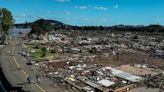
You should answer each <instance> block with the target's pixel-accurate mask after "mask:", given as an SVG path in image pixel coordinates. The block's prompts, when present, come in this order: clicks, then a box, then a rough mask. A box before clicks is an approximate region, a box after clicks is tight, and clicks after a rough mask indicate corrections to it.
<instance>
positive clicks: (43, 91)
mask: <svg viewBox="0 0 164 92" xmlns="http://www.w3.org/2000/svg"><path fill="white" fill-rule="evenodd" d="M14 50H15V47H13V49H12V57H13V60H14V62H15V64H16V65H17V67H18V68H21V66H20V65H19V64H18V62H17V60H16V59H15V56H14ZM21 72H22V73H23V74H24V75H25V76H26V77H28V74H27V73H26V72H25V71H24V70H23V69H21ZM32 83H33V84H35V86H37V87H38V88H39V89H40V90H41V91H42V92H46V91H45V90H44V89H43V88H42V87H41V86H39V85H38V84H37V83H36V82H35V81H34V80H32Z"/></svg>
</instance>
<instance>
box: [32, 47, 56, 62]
mask: <svg viewBox="0 0 164 92" xmlns="http://www.w3.org/2000/svg"><path fill="white" fill-rule="evenodd" d="M32 50H35V52H32V53H31V55H32V57H33V58H34V59H35V60H37V61H39V60H41V59H49V58H52V57H53V54H52V53H50V52H48V51H47V53H46V56H45V57H43V51H42V49H32Z"/></svg>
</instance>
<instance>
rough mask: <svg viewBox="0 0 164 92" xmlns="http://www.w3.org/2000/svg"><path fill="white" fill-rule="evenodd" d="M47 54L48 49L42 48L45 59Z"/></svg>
mask: <svg viewBox="0 0 164 92" xmlns="http://www.w3.org/2000/svg"><path fill="white" fill-rule="evenodd" d="M46 54H47V48H45V47H43V48H42V57H45V56H46Z"/></svg>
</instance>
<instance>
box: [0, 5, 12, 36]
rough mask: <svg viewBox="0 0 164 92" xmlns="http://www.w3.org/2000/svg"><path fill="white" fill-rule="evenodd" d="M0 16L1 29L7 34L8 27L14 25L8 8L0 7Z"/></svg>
mask: <svg viewBox="0 0 164 92" xmlns="http://www.w3.org/2000/svg"><path fill="white" fill-rule="evenodd" d="M0 13H1V14H0V17H1V20H0V22H1V26H2V31H3V32H4V33H5V34H8V32H9V29H11V28H12V27H13V25H14V19H13V17H12V14H11V12H10V11H9V10H7V9H6V8H0Z"/></svg>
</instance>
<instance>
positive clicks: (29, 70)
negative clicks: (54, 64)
mask: <svg viewBox="0 0 164 92" xmlns="http://www.w3.org/2000/svg"><path fill="white" fill-rule="evenodd" d="M17 42H18V40H17V41H16V40H12V41H11V42H10V44H9V45H8V46H6V48H5V49H3V50H2V54H1V60H2V62H1V66H2V69H3V72H4V74H5V76H6V78H7V79H8V80H9V82H10V83H11V85H13V86H16V87H19V86H22V87H23V89H24V90H27V91H30V92H66V91H65V90H64V89H61V88H58V87H56V86H55V85H54V83H53V82H52V81H51V80H50V79H48V78H41V83H40V84H37V83H36V82H35V80H36V79H35V76H36V75H41V74H40V72H39V71H38V69H36V67H34V66H28V65H27V64H26V63H27V60H26V59H25V58H24V57H23V56H21V55H19V54H18V52H19V51H21V45H16V43H17ZM28 75H30V76H32V79H33V81H32V82H33V83H32V84H28V83H27V80H26V79H27V76H28Z"/></svg>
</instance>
